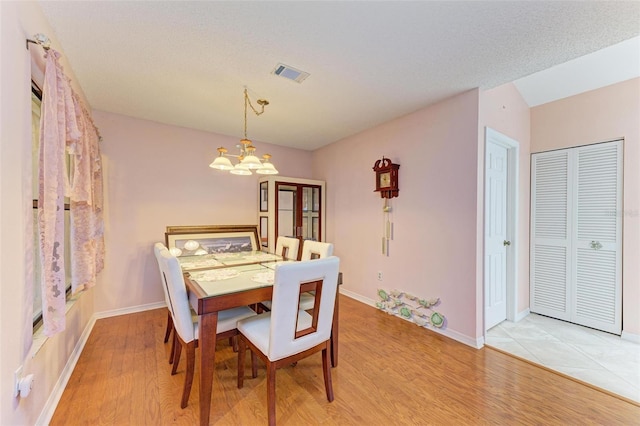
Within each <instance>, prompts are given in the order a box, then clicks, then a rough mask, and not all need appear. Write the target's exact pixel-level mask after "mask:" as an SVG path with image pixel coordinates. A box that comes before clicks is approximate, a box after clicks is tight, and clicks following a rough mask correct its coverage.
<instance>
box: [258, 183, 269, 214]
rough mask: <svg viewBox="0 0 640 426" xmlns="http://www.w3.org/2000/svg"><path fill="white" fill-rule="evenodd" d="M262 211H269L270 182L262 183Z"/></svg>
mask: <svg viewBox="0 0 640 426" xmlns="http://www.w3.org/2000/svg"><path fill="white" fill-rule="evenodd" d="M260 211H261V212H266V211H269V182H260Z"/></svg>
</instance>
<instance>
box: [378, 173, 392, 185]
mask: <svg viewBox="0 0 640 426" xmlns="http://www.w3.org/2000/svg"><path fill="white" fill-rule="evenodd" d="M379 179H380V188H388V187H390V186H391V172H386V173H380V177H379Z"/></svg>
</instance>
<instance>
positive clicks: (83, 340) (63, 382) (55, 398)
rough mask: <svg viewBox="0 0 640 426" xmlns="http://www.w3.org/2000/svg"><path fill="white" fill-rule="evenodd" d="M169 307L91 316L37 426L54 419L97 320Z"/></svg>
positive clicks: (143, 307)
mask: <svg viewBox="0 0 640 426" xmlns="http://www.w3.org/2000/svg"><path fill="white" fill-rule="evenodd" d="M165 306H167V304H166V303H165V302H157V303H149V304H147V305H138V306H133V307H130V308H122V309H114V310H112V311H104V312H96V313H94V314H93V316H91V319H90V320H89V322H88V323H87V326H86V327H85V328H84V331H83V332H82V335H81V336H80V339H78V342H77V343H76V346H75V348H73V351H72V352H71V355H70V356H69V360H68V361H67V364H66V365H65V366H64V368H63V369H62V373H61V374H60V377H59V378H58V381H57V382H56V384H55V386H54V387H53V389H52V390H51V394H50V395H49V398H48V399H47V402H46V403H45V404H44V407H43V409H42V411H41V412H40V416H39V417H38V420H37V421H36V425H37V426H39V425H42V426H45V425H48V424H49V422H50V421H51V418H52V417H53V413H55V411H56V408H58V402H60V398H61V397H62V393H63V392H64V389H65V388H66V387H67V383H69V379H70V378H71V374H72V373H73V370H74V369H75V368H76V364H77V363H78V359H79V358H80V354H82V350H83V349H84V346H85V345H86V344H87V340H88V339H89V336H90V335H91V331H92V330H93V326H94V325H95V324H96V320H98V319H101V318H108V317H115V316H118V315H125V314H132V313H135V312H142V311H149V310H152V309H158V308H163V307H165Z"/></svg>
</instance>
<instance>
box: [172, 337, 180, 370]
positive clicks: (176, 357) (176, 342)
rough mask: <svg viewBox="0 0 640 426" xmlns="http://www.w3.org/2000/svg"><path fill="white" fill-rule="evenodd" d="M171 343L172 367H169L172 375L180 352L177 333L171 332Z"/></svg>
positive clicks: (176, 367)
mask: <svg viewBox="0 0 640 426" xmlns="http://www.w3.org/2000/svg"><path fill="white" fill-rule="evenodd" d="M173 345H174V346H175V349H174V351H173V367H172V368H171V375H172V376H173V375H174V374H176V372H177V371H178V364H179V363H180V354H181V353H182V342H179V341H178V333H173Z"/></svg>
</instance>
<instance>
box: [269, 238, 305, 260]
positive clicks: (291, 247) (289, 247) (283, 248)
mask: <svg viewBox="0 0 640 426" xmlns="http://www.w3.org/2000/svg"><path fill="white" fill-rule="evenodd" d="M299 247H300V240H299V239H297V238H292V237H283V236H280V237H278V240H277V241H276V253H275V254H277V255H278V256H282V257H284V258H285V259H291V260H298V248H299Z"/></svg>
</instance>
